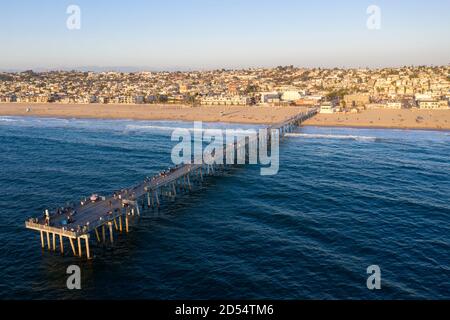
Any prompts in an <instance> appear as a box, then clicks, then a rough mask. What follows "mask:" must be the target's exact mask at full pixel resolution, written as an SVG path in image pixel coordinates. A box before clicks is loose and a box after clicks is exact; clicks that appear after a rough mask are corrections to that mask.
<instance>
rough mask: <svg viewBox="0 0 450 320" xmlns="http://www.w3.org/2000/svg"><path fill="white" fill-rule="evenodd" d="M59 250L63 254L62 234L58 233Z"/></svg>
mask: <svg viewBox="0 0 450 320" xmlns="http://www.w3.org/2000/svg"><path fill="white" fill-rule="evenodd" d="M59 250H60V251H61V254H64V238H63V236H62V234H60V235H59Z"/></svg>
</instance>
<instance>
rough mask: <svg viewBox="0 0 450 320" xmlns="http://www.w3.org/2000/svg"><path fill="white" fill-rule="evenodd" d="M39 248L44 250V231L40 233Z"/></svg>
mask: <svg viewBox="0 0 450 320" xmlns="http://www.w3.org/2000/svg"><path fill="white" fill-rule="evenodd" d="M41 246H42V249H45V242H44V231H41Z"/></svg>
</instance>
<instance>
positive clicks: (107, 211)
mask: <svg viewBox="0 0 450 320" xmlns="http://www.w3.org/2000/svg"><path fill="white" fill-rule="evenodd" d="M316 114H317V109H315V108H314V109H309V110H308V111H307V112H302V113H300V114H298V115H297V116H295V117H293V118H291V119H289V120H287V121H285V122H283V123H281V124H278V125H275V126H271V127H269V128H268V129H269V130H268V137H265V138H266V139H267V141H270V134H271V131H272V130H278V132H279V134H280V137H283V136H284V135H285V134H286V133H289V132H292V131H293V130H294V129H295V128H296V127H297V126H299V125H300V124H301V123H302V122H303V121H306V120H307V119H309V118H311V117H313V116H314V115H316ZM260 138H261V137H258V139H260ZM248 143H250V142H246V144H244V145H241V144H239V145H238V144H237V143H234V144H233V145H232V146H231V147H232V148H233V149H232V150H235V151H237V152H240V150H239V149H240V148H242V149H243V150H241V152H242V151H243V152H245V150H247V145H248ZM229 147H230V146H227V148H225V150H227V152H228V150H230V148H229ZM236 149H237V150H236ZM235 151H233V152H235ZM224 157H226V155H224ZM224 167H225V165H216V164H214V165H208V164H185V165H182V166H178V167H176V168H173V169H171V170H170V171H169V172H166V173H164V174H160V175H158V176H156V177H153V178H147V179H145V180H144V181H143V182H142V183H140V184H138V185H136V186H134V187H132V188H128V189H124V190H121V191H119V192H116V193H114V194H113V195H112V196H110V197H94V199H90V198H89V199H85V200H83V201H80V202H79V203H78V204H77V205H74V206H73V207H70V208H67V207H66V208H59V209H57V210H55V211H53V212H49V211H47V214H46V215H44V216H42V217H40V218H31V219H29V220H28V221H26V222H25V226H26V228H27V229H30V230H34V231H37V232H39V233H40V241H41V247H42V249H48V250H49V251H54V252H57V251H59V252H60V253H61V254H65V253H66V252H72V254H73V255H74V256H77V257H80V258H82V257H86V258H87V259H91V258H92V256H93V255H92V251H91V248H90V243H91V238H95V240H96V242H98V243H101V244H104V245H105V244H107V243H109V244H114V239H115V236H116V234H117V233H128V232H130V227H131V222H132V220H133V219H134V218H136V217H139V216H141V214H142V213H143V212H144V210H145V208H146V207H147V208H159V207H160V206H161V203H162V201H164V200H166V199H169V200H172V201H173V200H175V199H176V197H177V196H178V195H180V194H182V193H188V192H190V191H191V190H193V188H194V185H195V184H199V183H202V181H203V180H204V179H205V178H206V176H209V175H213V174H215V173H216V171H218V170H221V169H223V168H224Z"/></svg>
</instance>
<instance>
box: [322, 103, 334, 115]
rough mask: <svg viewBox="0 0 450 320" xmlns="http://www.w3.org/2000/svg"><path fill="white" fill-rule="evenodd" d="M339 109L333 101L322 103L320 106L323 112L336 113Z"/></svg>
mask: <svg viewBox="0 0 450 320" xmlns="http://www.w3.org/2000/svg"><path fill="white" fill-rule="evenodd" d="M337 111H338V108H336V106H335V105H334V104H333V103H331V102H325V103H322V105H321V106H320V113H321V114H333V113H336V112H337Z"/></svg>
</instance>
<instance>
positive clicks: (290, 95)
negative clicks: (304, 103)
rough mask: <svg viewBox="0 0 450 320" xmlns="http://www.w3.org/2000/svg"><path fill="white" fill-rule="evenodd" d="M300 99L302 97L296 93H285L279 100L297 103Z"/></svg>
mask: <svg viewBox="0 0 450 320" xmlns="http://www.w3.org/2000/svg"><path fill="white" fill-rule="evenodd" d="M301 98H302V95H301V94H300V92H298V91H285V92H283V94H282V95H281V100H283V101H289V102H292V101H297V100H299V99H301Z"/></svg>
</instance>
